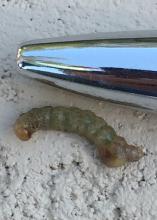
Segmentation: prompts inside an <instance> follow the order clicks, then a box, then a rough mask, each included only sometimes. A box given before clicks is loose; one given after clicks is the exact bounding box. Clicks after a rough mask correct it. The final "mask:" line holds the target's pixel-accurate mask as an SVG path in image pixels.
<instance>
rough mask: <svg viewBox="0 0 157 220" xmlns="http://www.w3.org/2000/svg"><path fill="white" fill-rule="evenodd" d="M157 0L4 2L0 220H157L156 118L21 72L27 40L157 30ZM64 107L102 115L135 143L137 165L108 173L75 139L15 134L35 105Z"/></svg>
mask: <svg viewBox="0 0 157 220" xmlns="http://www.w3.org/2000/svg"><path fill="white" fill-rule="evenodd" d="M156 14H157V1H156V0H149V1H148V0H143V1H141V0H130V1H128V0H99V1H97V0H92V1H91V0H80V1H76V0H66V1H63V0H58V1H57V0H40V1H39V0H1V1H0V20H1V21H0V22H1V25H0V220H30V219H33V220H80V219H82V220H89V219H92V220H143V219H145V220H155V219H157V210H156V207H157V137H156V134H157V115H155V114H154V115H153V114H150V113H148V114H146V113H143V112H140V111H135V110H130V109H127V108H122V107H119V106H116V105H112V104H109V103H107V102H98V101H95V100H93V99H90V98H84V97H82V96H79V95H74V94H71V93H68V92H65V91H62V90H59V89H55V88H52V87H49V86H47V85H43V84H40V83H38V82H36V81H33V80H30V79H26V78H24V77H22V76H20V75H19V74H18V72H17V70H16V62H15V55H16V50H17V46H18V44H19V43H21V42H23V41H28V40H32V39H36V38H45V37H55V36H61V35H70V34H78V33H90V32H102V31H116V30H117V31H121V30H136V29H138V30H140V29H143V30H144V29H157V22H156ZM43 105H66V106H71V105H73V106H77V107H80V108H82V109H90V110H92V111H94V112H95V113H96V114H97V115H100V116H102V117H103V118H104V119H105V120H107V122H108V123H109V124H110V125H112V126H113V127H114V128H115V129H116V131H117V132H118V134H120V135H122V136H124V137H125V138H126V139H127V141H128V142H129V143H133V144H138V145H140V146H143V147H144V148H145V149H146V153H147V155H146V156H145V157H144V158H143V159H142V160H141V161H140V162H138V163H135V164H130V165H129V166H127V167H123V168H118V169H109V168H106V167H104V166H103V165H102V164H101V162H100V161H99V159H98V158H97V155H96V152H95V149H94V146H91V145H89V144H88V143H87V142H86V141H85V140H83V139H81V138H79V137H78V136H77V135H71V134H65V133H61V132H53V131H49V132H38V133H36V134H35V135H34V136H33V138H32V139H31V140H30V141H28V142H25V143H23V142H21V141H19V140H18V139H17V138H16V137H15V135H14V133H13V130H12V124H13V123H14V121H15V119H16V118H17V116H18V115H19V114H20V113H21V112H23V111H27V110H28V109H30V108H32V107H34V106H43Z"/></svg>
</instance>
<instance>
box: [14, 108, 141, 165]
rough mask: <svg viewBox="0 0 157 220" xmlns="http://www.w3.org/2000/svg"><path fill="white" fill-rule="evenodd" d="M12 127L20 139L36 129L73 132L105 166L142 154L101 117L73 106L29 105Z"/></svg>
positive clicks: (136, 157)
mask: <svg viewBox="0 0 157 220" xmlns="http://www.w3.org/2000/svg"><path fill="white" fill-rule="evenodd" d="M14 129H15V133H16V135H17V137H18V138H20V139H21V140H24V141H26V140H28V139H30V138H31V136H32V134H33V133H34V132H36V131H37V130H49V129H53V130H59V131H64V132H71V133H76V134H78V135H80V136H82V137H85V138H86V139H87V140H88V141H89V142H90V143H92V144H94V145H95V146H96V147H97V151H98V153H99V155H100V157H101V159H102V161H103V162H104V163H105V164H106V165H107V166H109V167H119V166H122V165H124V164H125V163H127V162H133V161H137V160H139V159H140V158H141V157H142V156H143V151H142V149H140V148H139V147H135V146H133V145H128V144H127V143H126V141H125V139H124V138H123V137H120V136H118V135H117V134H116V132H115V130H114V129H113V128H112V127H111V126H109V125H108V124H107V123H106V122H105V120H104V119H102V118H101V117H98V116H96V115H95V114H94V113H93V112H91V111H88V110H81V109H79V108H76V107H62V106H59V107H51V106H46V107H41V108H33V109H32V110H30V111H28V112H26V113H23V114H21V115H20V116H19V118H18V119H17V120H16V122H15V125H14Z"/></svg>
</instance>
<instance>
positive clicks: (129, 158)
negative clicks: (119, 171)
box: [98, 136, 144, 167]
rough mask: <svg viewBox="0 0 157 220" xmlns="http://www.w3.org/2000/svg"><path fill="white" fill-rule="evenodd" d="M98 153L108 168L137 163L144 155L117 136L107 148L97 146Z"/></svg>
mask: <svg viewBox="0 0 157 220" xmlns="http://www.w3.org/2000/svg"><path fill="white" fill-rule="evenodd" d="M98 152H99V154H100V157H101V158H102V161H103V162H104V163H105V164H106V165H107V166H108V167H120V166H123V165H124V164H126V163H128V162H134V161H138V160H139V159H140V158H141V157H143V155H144V152H143V151H142V149H140V148H139V147H135V146H133V145H128V144H127V143H126V141H125V140H124V138H122V137H119V136H117V137H116V138H115V140H114V141H113V143H111V144H108V146H99V147H98Z"/></svg>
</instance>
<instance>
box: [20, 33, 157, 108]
mask: <svg viewBox="0 0 157 220" xmlns="http://www.w3.org/2000/svg"><path fill="white" fill-rule="evenodd" d="M17 63H18V66H19V67H20V68H21V69H22V70H28V71H22V73H24V74H25V75H26V76H30V77H33V78H36V79H39V80H43V81H44V82H47V83H49V84H50V83H51V84H52V85H56V86H59V87H61V88H64V89H68V90H71V91H74V92H77V93H82V94H84V95H90V96H94V97H96V98H99V99H104V100H109V101H112V102H117V103H121V104H125V105H131V106H135V107H142V108H144V109H148V110H153V111H157V35H155V36H148V34H147V36H144V35H143V36H136V37H135V36H133V35H132V34H130V36H129V34H127V37H126V34H123V33H122V34H121V36H120V35H119V34H117V35H116V34H112V36H111V35H110V34H101V35H98V34H95V35H84V36H81V37H77V36H76V37H69V38H60V39H59V38H57V39H51V40H47V41H46V40H44V41H41V42H37V41H34V42H29V43H25V44H23V45H22V46H21V47H20V48H19V49H18V55H17Z"/></svg>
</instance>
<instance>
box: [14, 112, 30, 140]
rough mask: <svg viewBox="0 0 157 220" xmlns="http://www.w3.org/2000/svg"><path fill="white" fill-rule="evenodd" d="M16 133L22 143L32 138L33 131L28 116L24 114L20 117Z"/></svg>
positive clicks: (15, 126) (16, 124) (17, 121)
mask: <svg viewBox="0 0 157 220" xmlns="http://www.w3.org/2000/svg"><path fill="white" fill-rule="evenodd" d="M14 131H15V134H16V136H17V137H18V138H19V139H20V140H22V141H27V140H29V139H30V138H31V135H32V129H31V126H30V120H29V118H28V116H27V114H25V113H24V114H22V115H20V117H19V118H18V119H17V120H16V122H15V125H14Z"/></svg>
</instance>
